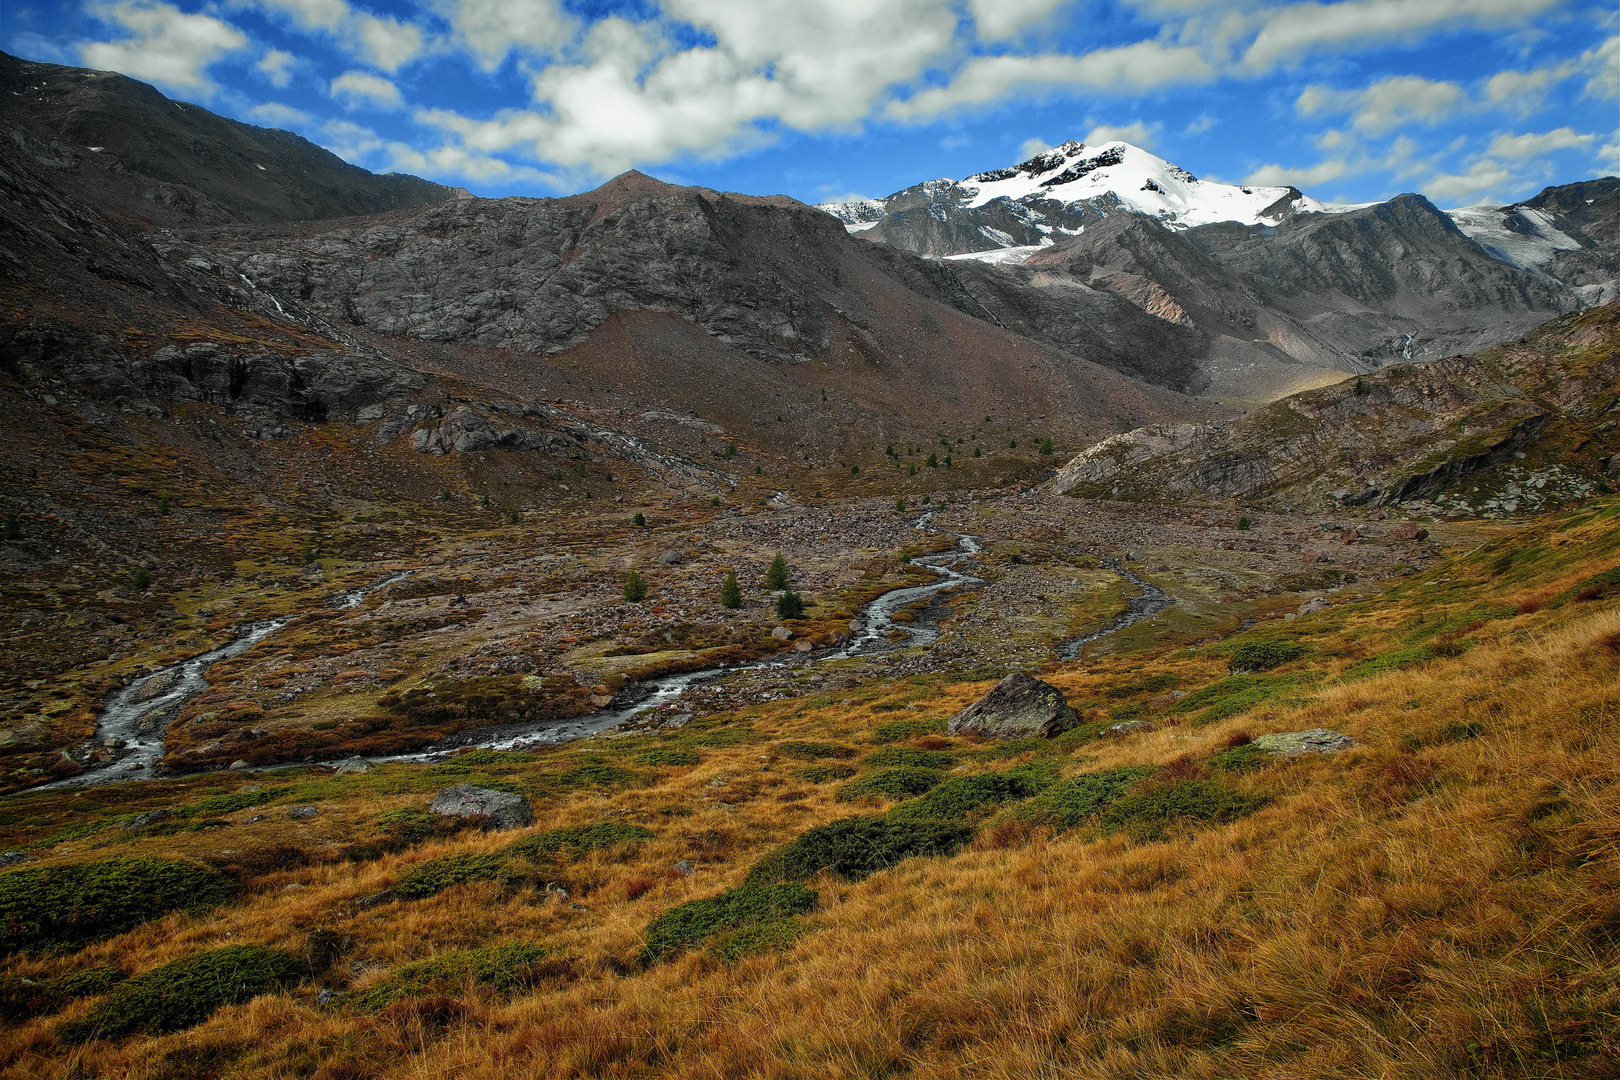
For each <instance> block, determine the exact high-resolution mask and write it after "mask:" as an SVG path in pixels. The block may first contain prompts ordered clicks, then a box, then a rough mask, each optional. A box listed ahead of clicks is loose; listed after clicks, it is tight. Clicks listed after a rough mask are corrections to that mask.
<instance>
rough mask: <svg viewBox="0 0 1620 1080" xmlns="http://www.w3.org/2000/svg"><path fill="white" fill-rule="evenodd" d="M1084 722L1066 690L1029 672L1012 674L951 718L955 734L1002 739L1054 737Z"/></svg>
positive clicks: (951, 730) (951, 726) (952, 731)
mask: <svg viewBox="0 0 1620 1080" xmlns="http://www.w3.org/2000/svg"><path fill="white" fill-rule="evenodd" d="M1079 723H1080V716H1079V714H1077V713H1076V712H1075V711H1074V710H1073V709H1071V708H1070V707H1069V703H1068V702H1067V701H1065V700H1063V692H1062V691H1061V690H1059V689H1058V688H1057V687H1055V686H1053V685H1051V684H1050V683H1044V682H1042V681H1041V680H1039V679H1034V678H1031V677H1030V676H1028V675H1023V674H1017V673H1015V674H1012V675H1008V676H1007V677H1006V678H1005V679H1002V680H1001V681H1000V682H998V683H996V685H995V686H993V687H991V689H990V692H989V693H987V694H985V695H984V697H982V698H980V699H979V700H978V701H975V702H974V703H973V704H971V705H969V706H968V707H967V708H965V709H963V710H962V711H961V712H959V713H957V714H956V715H955V716H953V717H951V722H950V732H951V734H952V735H988V736H991V737H993V738H998V739H1027V738H1030V737H1032V736H1039V737H1040V738H1043V739H1050V738H1051V737H1052V736H1054V735H1061V734H1062V733H1063V732H1065V731H1068V730H1069V729H1070V728H1072V727H1075V726H1076V725H1078V724H1079Z"/></svg>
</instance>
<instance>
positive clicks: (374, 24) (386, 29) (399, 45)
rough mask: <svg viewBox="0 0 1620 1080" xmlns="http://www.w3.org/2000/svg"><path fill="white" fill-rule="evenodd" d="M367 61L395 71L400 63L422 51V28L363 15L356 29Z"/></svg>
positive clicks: (385, 69)
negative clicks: (368, 56) (366, 54)
mask: <svg viewBox="0 0 1620 1080" xmlns="http://www.w3.org/2000/svg"><path fill="white" fill-rule="evenodd" d="M356 33H358V34H359V36H360V40H361V42H363V43H364V44H365V47H366V52H367V53H369V54H370V56H371V62H372V63H373V64H375V65H377V66H378V67H380V68H382V69H383V70H384V71H397V70H399V67H400V65H401V64H403V63H405V62H406V61H407V60H409V59H411V57H413V56H415V55H416V54H417V53H419V52H421V51H422V31H420V30H418V29H417V28H416V27H414V26H412V25H411V24H409V23H402V22H397V21H395V20H394V19H377V18H372V17H370V16H367V17H366V18H364V19H361V20H360V22H359V25H358V27H357V29H356Z"/></svg>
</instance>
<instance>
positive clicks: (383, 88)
mask: <svg viewBox="0 0 1620 1080" xmlns="http://www.w3.org/2000/svg"><path fill="white" fill-rule="evenodd" d="M329 92H330V93H331V95H332V96H333V97H335V98H337V99H338V100H339V101H342V102H343V103H344V104H345V105H347V106H348V107H349V108H351V109H355V108H367V107H369V108H372V109H382V110H389V109H397V108H399V107H400V106H402V105H404V104H405V99H404V98H403V97H401V96H400V93H399V87H397V86H395V85H394V84H393V83H391V82H389V81H388V80H387V79H385V78H383V77H382V76H381V75H373V74H372V73H371V72H369V71H345V72H344V73H343V74H342V75H339V76H338V77H337V78H335V79H333V80H332V85H331V87H330V89H329Z"/></svg>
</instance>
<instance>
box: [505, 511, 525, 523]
mask: <svg viewBox="0 0 1620 1080" xmlns="http://www.w3.org/2000/svg"><path fill="white" fill-rule="evenodd" d="M506 520H507V521H509V522H511V523H512V524H513V525H516V524H517V523H518V522H520V521H522V520H523V518H522V517H521V516H520V515H519V514H518V512H517V511H516V510H509V511H507V514H506Z"/></svg>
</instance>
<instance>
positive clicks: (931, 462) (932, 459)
mask: <svg viewBox="0 0 1620 1080" xmlns="http://www.w3.org/2000/svg"><path fill="white" fill-rule="evenodd" d="M923 464H924V465H926V466H928V467H929V468H930V469H937V468H939V458H938V456H936V455H935V454H933V453H932V452H930V453H929V455H928V460H927V461H925V462H923Z"/></svg>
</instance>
